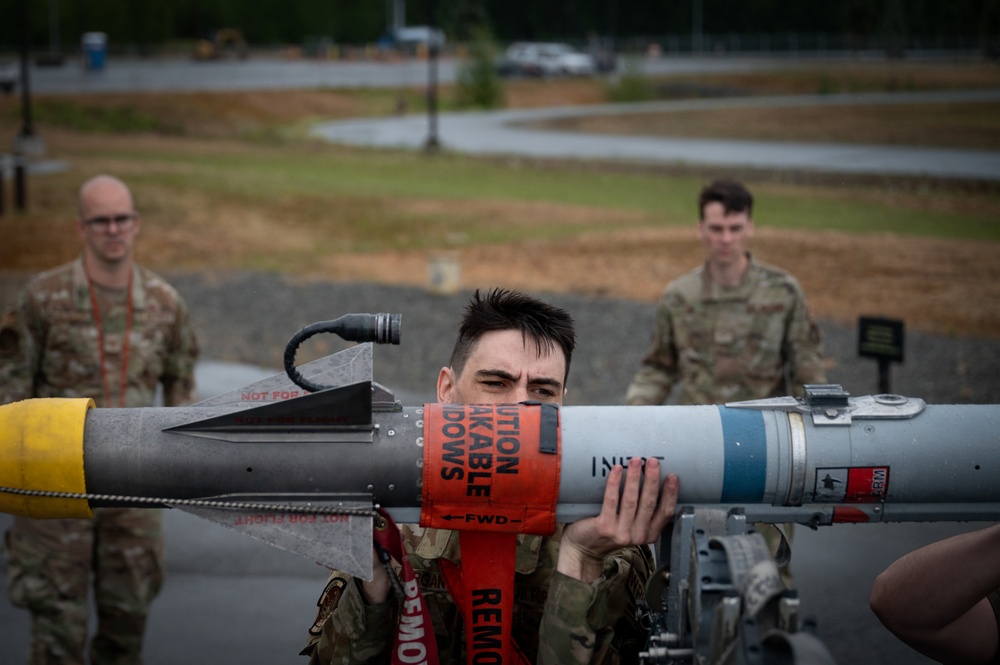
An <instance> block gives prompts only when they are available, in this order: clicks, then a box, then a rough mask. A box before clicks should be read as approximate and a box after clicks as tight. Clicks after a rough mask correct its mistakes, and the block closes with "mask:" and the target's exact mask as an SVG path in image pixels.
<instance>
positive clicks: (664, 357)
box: [625, 255, 826, 587]
mask: <svg viewBox="0 0 1000 665" xmlns="http://www.w3.org/2000/svg"><path fill="white" fill-rule="evenodd" d="M749 260H750V263H749V265H748V266H747V272H746V274H745V275H744V276H743V281H742V282H741V283H740V285H739V286H737V287H735V288H731V289H727V288H723V287H721V286H719V285H718V284H717V283H715V281H714V280H712V278H711V277H710V276H709V273H708V267H707V265H703V266H701V267H699V268H696V269H695V270H693V271H691V272H689V273H687V274H686V275H682V276H681V277H679V278H677V279H676V280H674V281H673V282H671V283H670V284H669V285H668V286H667V289H666V291H665V292H664V294H663V298H662V300H661V301H660V305H659V308H658V309H657V313H656V330H655V332H654V337H653V347H652V349H650V351H649V352H648V353H647V354H646V356H645V358H644V359H643V361H642V367H641V368H640V369H639V371H638V372H636V374H635V377H634V378H633V379H632V384H631V385H630V386H629V387H628V392H627V393H626V396H625V402H626V403H627V404H638V405H641V404H654V405H655V404H663V402H664V401H665V400H666V399H667V397H669V396H670V393H671V392H672V391H673V389H674V386H675V385H676V384H677V383H678V382H679V383H680V394H679V396H678V398H677V401H678V403H680V404H724V403H726V402H735V401H741V400H748V399H764V398H766V397H778V396H782V395H788V394H794V395H799V396H801V395H802V394H803V385H805V384H807V383H825V382H826V373H825V370H824V367H823V353H822V349H821V346H820V333H819V328H818V327H817V326H816V324H815V323H814V322H813V320H812V318H810V315H809V308H808V306H807V305H806V299H805V294H804V293H803V292H802V287H801V286H799V283H798V281H797V280H796V279H795V278H794V277H793V276H791V275H790V274H788V273H787V272H785V271H784V270H782V269H780V268H776V267H774V266H770V265H767V264H765V263H760V262H758V261H756V260H755V259H754V258H753V255H750V257H749ZM786 370H787V377H786ZM786 379H787V381H790V384H791V385H790V386H789V385H788V383H787V382H786ZM754 527H755V528H756V530H757V531H758V532H760V534H761V535H762V536H764V539H765V540H766V541H767V544H768V547H769V549H770V550H771V554H772V555H774V556H775V557H776V559H777V561H778V564H779V566H780V568H781V572H782V577H783V579H784V581H785V583H786V584H787V585H788V586H789V587H791V586H792V577H791V574H790V572H789V570H788V562H789V559H790V557H791V551H790V550H789V549H788V544H787V542H786V538H787V539H788V540H790V539H791V537H792V532H793V525H792V524H785V525H784V533H782V531H781V529H779V528H778V527H777V526H776V525H772V524H755V525H754Z"/></svg>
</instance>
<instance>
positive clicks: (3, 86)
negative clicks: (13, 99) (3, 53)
mask: <svg viewBox="0 0 1000 665" xmlns="http://www.w3.org/2000/svg"><path fill="white" fill-rule="evenodd" d="M20 78H21V68H20V66H19V65H18V63H16V62H14V61H13V60H0V90H3V91H4V92H5V93H11V92H14V88H15V87H17V82H18V81H19V80H20Z"/></svg>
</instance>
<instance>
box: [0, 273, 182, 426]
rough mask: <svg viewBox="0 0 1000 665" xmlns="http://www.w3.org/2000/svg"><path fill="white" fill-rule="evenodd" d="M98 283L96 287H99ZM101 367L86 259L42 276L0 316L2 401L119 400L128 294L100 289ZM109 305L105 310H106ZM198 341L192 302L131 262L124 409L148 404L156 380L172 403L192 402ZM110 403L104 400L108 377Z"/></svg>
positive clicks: (160, 279) (153, 393)
mask: <svg viewBox="0 0 1000 665" xmlns="http://www.w3.org/2000/svg"><path fill="white" fill-rule="evenodd" d="M95 288H99V287H95ZM99 290H100V291H101V293H99V295H98V300H99V301H100V302H103V303H104V305H103V306H102V307H101V321H102V328H103V337H104V354H103V356H104V372H103V376H102V368H101V355H102V354H101V351H100V348H99V344H98V340H99V336H98V334H97V327H96V325H95V321H94V314H93V308H92V301H91V295H90V288H89V285H88V282H87V276H86V273H85V272H84V268H83V260H82V258H80V259H77V260H76V261H73V262H70V263H67V264H65V265H63V266H60V267H58V268H55V269H53V270H50V271H48V272H45V273H42V274H40V275H38V276H37V277H35V278H34V279H32V280H31V281H30V282H29V283H28V285H27V286H26V287H25V288H24V289H22V291H21V292H20V293H19V294H18V296H17V301H16V304H15V306H14V307H13V308H11V309H8V310H7V311H5V312H4V313H3V315H2V319H0V404H6V403H8V402H13V401H17V400H20V399H27V398H30V397H91V398H93V399H94V401H95V402H96V403H97V404H98V406H115V407H117V406H118V405H119V401H118V400H119V395H120V393H121V386H122V363H123V360H124V359H123V355H124V354H123V350H124V348H125V345H124V344H123V341H124V331H125V327H126V320H127V311H126V310H127V302H128V298H127V297H125V296H126V295H127V292H125V291H124V289H123V290H122V292H120V293H117V294H115V293H114V292H113V291H110V290H103V289H99ZM105 307H106V309H105ZM197 356H198V343H197V340H196V339H195V334H194V328H193V327H192V325H191V322H190V320H189V317H188V311H187V307H186V305H185V304H184V302H183V301H182V300H181V298H180V296H179V295H178V294H177V292H176V291H175V290H174V289H173V287H171V286H170V285H169V284H167V283H166V282H165V281H164V280H163V279H162V278H160V277H158V276H157V275H155V274H153V273H152V272H150V271H148V270H145V269H144V268H141V267H139V266H134V272H133V279H132V324H131V331H130V333H129V344H128V357H127V363H126V366H127V376H126V377H125V381H124V383H125V406H128V407H137V406H151V405H152V404H153V402H154V399H155V396H156V390H157V384H162V386H163V400H164V404H166V405H167V406H176V405H178V404H187V403H190V402H192V401H194V399H195V394H194V364H195V360H196V359H197ZM105 377H106V381H107V384H108V388H107V390H108V393H109V395H110V401H111V402H112V403H111V404H104V401H105V400H104V395H105V388H104V381H105Z"/></svg>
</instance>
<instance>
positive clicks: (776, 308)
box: [625, 256, 826, 404]
mask: <svg viewBox="0 0 1000 665" xmlns="http://www.w3.org/2000/svg"><path fill="white" fill-rule="evenodd" d="M786 365H787V369H788V376H789V378H790V384H791V389H789V387H788V386H786V381H785V370H786ZM678 382H679V383H680V395H679V397H678V400H677V401H678V403H680V404H722V403H725V402H732V401H740V400H747V399H763V398H765V397H776V396H780V395H787V394H789V393H791V394H795V395H801V394H802V386H803V385H804V384H806V383H825V382H826V375H825V372H824V368H823V356H822V351H821V348H820V333H819V328H817V326H816V324H815V323H813V321H812V319H811V318H810V316H809V308H808V307H807V305H806V299H805V295H804V294H803V293H802V287H800V286H799V283H798V282H797V281H796V279H795V278H794V277H792V276H791V275H789V274H788V273H787V272H785V271H783V270H781V269H780V268H775V267H773V266H769V265H767V264H764V263H759V262H757V261H756V260H754V258H753V256H751V257H750V264H749V266H748V268H747V272H746V275H744V276H743V281H742V283H741V284H740V285H739V286H737V287H735V288H732V289H726V288H723V287H721V286H719V285H718V284H716V283H715V282H714V281H713V280H712V279H711V278H710V277H709V274H708V269H707V267H706V266H702V267H700V268H697V269H695V270H694V271H692V272H689V273H688V274H686V275H682V276H681V277H679V278H677V279H676V280H674V281H673V282H671V283H670V285H669V286H667V289H666V291H665V292H664V294H663V299H662V300H661V302H660V305H659V308H658V310H657V315H656V330H655V333H654V338H653V346H652V349H651V350H650V351H649V352H648V353H647V354H646V356H645V358H644V359H643V361H642V367H641V368H640V369H639V371H638V372H636V375H635V377H634V378H633V379H632V384H631V385H630V386H629V388H628V393H627V394H626V397H625V400H626V403H628V404H662V403H663V402H664V400H666V399H667V397H668V396H669V395H670V393H671V391H672V390H673V388H674V385H675V384H677V383H678Z"/></svg>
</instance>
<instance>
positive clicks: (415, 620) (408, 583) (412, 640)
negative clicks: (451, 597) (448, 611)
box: [374, 510, 438, 665]
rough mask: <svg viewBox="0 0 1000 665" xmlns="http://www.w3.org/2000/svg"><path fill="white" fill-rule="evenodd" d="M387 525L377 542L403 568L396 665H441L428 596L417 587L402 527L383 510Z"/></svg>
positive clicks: (378, 532)
mask: <svg viewBox="0 0 1000 665" xmlns="http://www.w3.org/2000/svg"><path fill="white" fill-rule="evenodd" d="M379 513H380V514H381V515H382V518H383V520H384V522H383V523H382V527H381V528H379V527H378V526H377V525H376V528H375V533H374V537H375V542H377V543H378V544H379V545H381V546H382V547H384V548H385V549H386V550H387V551H388V552H389V554H390V555H391V556H392V558H393V559H395V560H396V561H398V562H399V563H400V564H401V565H402V567H403V570H402V578H403V579H402V580H401V582H402V585H403V592H404V596H405V598H404V599H403V606H402V607H403V611H402V613H401V614H400V617H399V623H398V624H397V626H396V635H395V639H394V640H393V645H392V665H404V664H405V663H421V664H422V665H438V652H437V641H436V640H435V637H434V623H433V621H432V620H431V615H430V611H429V610H428V609H427V603H425V602H424V596H423V594H422V593H420V587H419V586H418V585H417V575H416V573H415V572H414V571H413V564H412V563H410V557H408V556H407V555H406V550H405V549H404V548H403V540H402V538H401V537H400V535H399V527H397V526H396V523H395V522H393V521H392V518H391V517H389V513H387V512H385V511H384V510H379Z"/></svg>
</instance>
